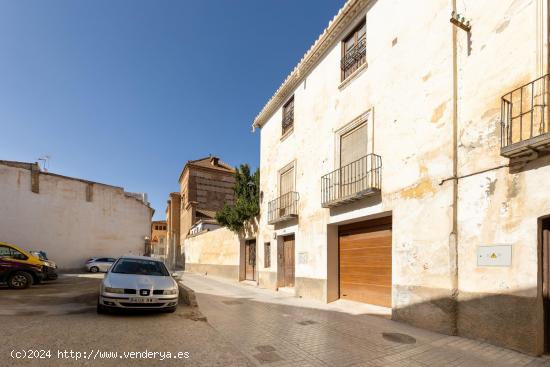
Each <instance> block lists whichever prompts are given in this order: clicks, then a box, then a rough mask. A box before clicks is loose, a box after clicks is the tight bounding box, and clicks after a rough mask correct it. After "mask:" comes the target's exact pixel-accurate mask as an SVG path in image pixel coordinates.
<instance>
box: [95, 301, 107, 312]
mask: <svg viewBox="0 0 550 367" xmlns="http://www.w3.org/2000/svg"><path fill="white" fill-rule="evenodd" d="M97 313H98V314H100V315H102V314H105V313H107V310H106V309H105V307H104V306H103V305H102V304H101V303H99V298H98V299H97Z"/></svg>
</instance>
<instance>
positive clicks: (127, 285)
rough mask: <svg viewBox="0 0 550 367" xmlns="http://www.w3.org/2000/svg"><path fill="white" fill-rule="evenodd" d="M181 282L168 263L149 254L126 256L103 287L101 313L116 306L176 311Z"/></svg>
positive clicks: (101, 288) (100, 303)
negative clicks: (172, 274) (166, 264)
mask: <svg viewBox="0 0 550 367" xmlns="http://www.w3.org/2000/svg"><path fill="white" fill-rule="evenodd" d="M177 307H178V283H177V282H176V281H175V280H174V279H173V278H172V276H171V275H170V273H169V272H168V269H166V266H165V265H164V263H162V262H161V261H159V260H157V259H153V258H150V257H145V256H122V257H120V258H119V259H118V260H117V261H116V262H115V263H114V264H113V266H112V267H111V268H110V269H109V271H108V272H107V274H105V277H104V278H103V281H102V282H101V285H100V287H99V298H98V301H97V312H98V313H104V312H106V311H110V310H115V309H126V310H129V309H132V310H158V311H163V312H174V311H175V310H176V308H177Z"/></svg>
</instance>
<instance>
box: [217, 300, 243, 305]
mask: <svg viewBox="0 0 550 367" xmlns="http://www.w3.org/2000/svg"><path fill="white" fill-rule="evenodd" d="M222 303H225V304H226V305H242V304H243V303H242V302H240V301H222Z"/></svg>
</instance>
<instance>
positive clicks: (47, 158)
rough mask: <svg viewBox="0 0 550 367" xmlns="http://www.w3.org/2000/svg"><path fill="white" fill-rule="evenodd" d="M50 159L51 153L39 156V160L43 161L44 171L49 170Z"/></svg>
mask: <svg viewBox="0 0 550 367" xmlns="http://www.w3.org/2000/svg"><path fill="white" fill-rule="evenodd" d="M50 159H51V157H50V156H49V155H43V156H42V157H40V158H38V161H39V162H41V163H42V170H43V171H44V172H48V168H49V167H50Z"/></svg>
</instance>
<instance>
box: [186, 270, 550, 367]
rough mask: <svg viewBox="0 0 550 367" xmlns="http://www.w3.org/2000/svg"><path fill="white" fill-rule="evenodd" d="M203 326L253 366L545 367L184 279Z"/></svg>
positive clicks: (298, 302) (324, 308)
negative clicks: (237, 351) (193, 298)
mask: <svg viewBox="0 0 550 367" xmlns="http://www.w3.org/2000/svg"><path fill="white" fill-rule="evenodd" d="M182 282H183V283H184V284H185V285H186V286H188V287H189V288H191V289H193V290H195V293H196V296H197V300H198V304H199V309H200V310H201V312H202V313H203V314H204V315H205V316H206V317H207V319H208V323H210V324H211V325H212V327H213V328H214V329H216V330H217V331H219V333H220V334H221V335H222V336H223V337H225V339H226V340H228V341H229V342H230V343H232V344H233V345H234V346H235V348H237V349H238V350H239V351H240V352H242V353H243V354H244V355H245V356H246V357H247V358H248V359H249V361H250V362H251V363H253V364H254V365H257V366H270V367H271V366H331V367H332V366H342V367H344V366H369V367H373V366H388V367H425V366H446V367H448V366H455V367H456V366H464V367H466V366H467V367H476V366H482V367H490V366H495V367H497V366H498V367H506V366H510V367H512V366H513V367H518V366H529V367H535V366H550V356H545V357H543V358H536V357H532V356H528V355H525V354H521V353H518V352H514V351H512V350H508V349H504V348H499V347H496V346H493V345H490V344H486V343H481V342H478V341H474V340H470V339H466V338H461V337H454V336H446V335H442V334H438V333H434V332H430V331H426V330H423V329H419V328H415V327H412V326H410V325H406V324H403V323H399V322H395V321H392V320H390V319H388V318H386V317H382V316H379V315H377V316H373V315H370V314H365V313H361V312H356V311H357V310H362V309H363V308H362V306H361V305H359V304H357V307H353V303H351V306H350V303H347V304H340V305H337V306H335V305H333V304H329V305H326V304H323V303H321V302H316V301H311V300H305V299H300V298H297V297H294V296H292V295H288V294H285V293H281V292H276V291H272V290H266V289H260V288H258V287H255V286H251V285H247V284H246V283H245V284H243V283H237V282H232V281H229V280H223V279H220V278H212V277H209V276H208V277H207V276H204V275H198V274H192V273H183V275H182Z"/></svg>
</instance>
